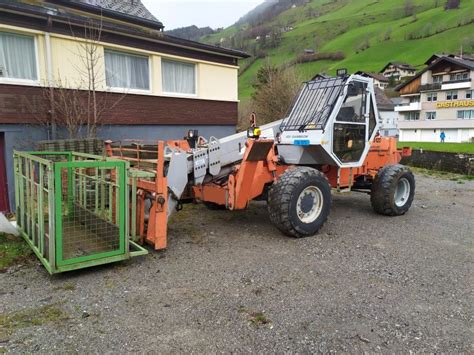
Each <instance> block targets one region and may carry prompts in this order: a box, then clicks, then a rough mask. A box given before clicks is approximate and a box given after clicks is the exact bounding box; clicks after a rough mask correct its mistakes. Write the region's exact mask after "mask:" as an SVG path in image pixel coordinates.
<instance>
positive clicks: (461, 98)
mask: <svg viewBox="0 0 474 355" xmlns="http://www.w3.org/2000/svg"><path fill="white" fill-rule="evenodd" d="M432 58H433V57H432ZM429 63H430V64H429V65H428V66H427V67H426V68H425V69H424V70H422V71H421V72H419V73H418V74H417V75H416V76H414V77H413V78H411V79H410V80H408V81H406V82H405V83H403V84H401V85H399V86H398V87H397V91H399V92H400V96H401V98H402V99H403V103H402V105H400V106H397V107H395V111H397V112H398V113H399V120H398V121H399V128H400V141H405V142H409V141H415V142H439V141H440V140H441V138H440V137H441V133H442V132H444V134H445V135H446V140H445V141H446V142H453V143H460V142H471V141H473V139H474V97H473V95H474V94H473V93H474V85H473V81H472V78H473V77H474V59H472V58H466V57H464V58H460V57H456V56H453V55H446V56H439V57H438V58H433V59H432V60H431V61H429Z"/></svg>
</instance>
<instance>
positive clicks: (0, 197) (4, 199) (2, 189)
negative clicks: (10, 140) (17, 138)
mask: <svg viewBox="0 0 474 355" xmlns="http://www.w3.org/2000/svg"><path fill="white" fill-rule="evenodd" d="M9 210H10V208H9V206H8V183H7V166H6V164H5V134H4V133H0V212H8V211H9Z"/></svg>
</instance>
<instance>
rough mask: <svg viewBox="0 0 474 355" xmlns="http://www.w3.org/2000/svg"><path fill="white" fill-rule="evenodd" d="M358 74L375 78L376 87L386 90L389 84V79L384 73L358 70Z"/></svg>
mask: <svg viewBox="0 0 474 355" xmlns="http://www.w3.org/2000/svg"><path fill="white" fill-rule="evenodd" d="M356 74H358V75H361V76H365V77H366V78H372V79H374V85H375V87H378V88H379V89H382V90H385V88H386V87H387V86H388V84H389V79H388V78H387V77H385V76H384V75H382V74H378V73H369V72H363V71H358V72H357V73H356Z"/></svg>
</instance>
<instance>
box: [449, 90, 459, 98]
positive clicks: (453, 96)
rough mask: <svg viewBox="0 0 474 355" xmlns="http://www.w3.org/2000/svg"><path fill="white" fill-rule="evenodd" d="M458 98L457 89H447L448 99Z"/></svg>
mask: <svg viewBox="0 0 474 355" xmlns="http://www.w3.org/2000/svg"><path fill="white" fill-rule="evenodd" d="M457 99H458V92H457V91H447V92H446V100H457Z"/></svg>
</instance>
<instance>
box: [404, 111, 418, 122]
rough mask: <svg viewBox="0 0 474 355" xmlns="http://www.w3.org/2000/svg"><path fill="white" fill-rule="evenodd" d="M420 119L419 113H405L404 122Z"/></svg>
mask: <svg viewBox="0 0 474 355" xmlns="http://www.w3.org/2000/svg"><path fill="white" fill-rule="evenodd" d="M419 119H420V113H419V112H407V113H406V114H405V120H407V121H418V120H419Z"/></svg>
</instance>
